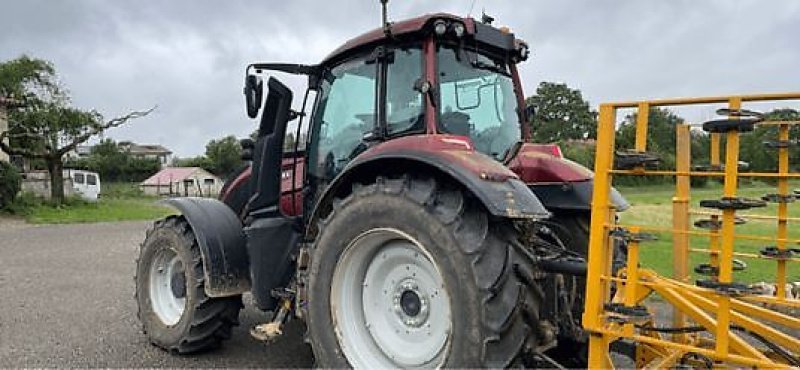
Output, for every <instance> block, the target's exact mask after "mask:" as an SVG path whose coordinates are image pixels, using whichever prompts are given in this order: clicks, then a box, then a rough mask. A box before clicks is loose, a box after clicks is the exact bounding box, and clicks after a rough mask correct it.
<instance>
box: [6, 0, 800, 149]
mask: <svg viewBox="0 0 800 370" xmlns="http://www.w3.org/2000/svg"><path fill="white" fill-rule="evenodd" d="M470 9H471V14H472V15H473V16H475V17H478V18H479V17H480V14H481V13H482V11H485V12H486V13H487V14H490V15H492V16H493V17H495V19H496V21H495V25H507V26H509V27H510V28H511V29H512V31H513V32H514V33H515V34H516V35H517V37H518V38H522V39H524V40H526V41H527V42H528V43H529V45H530V46H531V49H532V57H531V58H530V59H528V61H527V62H525V63H523V64H522V65H520V67H519V68H520V72H521V74H522V79H523V89H524V90H525V92H526V94H527V95H531V94H533V93H534V92H535V90H536V86H537V85H538V84H539V83H540V82H542V81H553V82H562V83H566V84H568V85H569V86H570V87H573V88H578V89H580V90H581V91H582V92H583V94H584V98H586V99H587V100H588V101H589V102H590V103H591V104H592V106H595V107H596V106H597V105H598V104H599V103H601V102H605V101H616V100H634V99H645V98H662V97H675V96H701V95H723V94H743V93H756V92H781V91H799V90H800V47H798V44H797V42H798V41H797V36H798V35H800V1H796V0H771V1H763V0H761V1H759V0H702V1H701V0H671V1H655V0H653V1H643V0H603V1H597V0H569V1H565V0H549V1H545V0H528V1H503V0H494V1H489V0H474V1H473V0H459V1H421V0H390V2H389V17H390V19H391V20H402V19H405V18H410V17H414V16H418V15H421V14H425V13H431V12H438V11H445V12H450V13H454V14H457V15H466V14H468V13H469V12H470ZM379 25H380V3H379V1H378V0H343V1H310V0H293V1H286V0H283V1H275V0H226V1H211V0H191V1H189V0H169V1H160V0H138V1H122V0H70V1H54V0H16V1H13V0H0V61H2V60H8V59H12V58H16V57H18V56H20V55H22V54H27V55H29V56H32V57H37V58H43V59H47V60H50V61H52V62H53V63H54V64H55V66H56V69H57V71H58V73H59V75H60V78H61V81H62V82H63V84H64V85H65V86H66V87H67V88H68V89H69V91H70V92H71V94H72V99H73V100H72V101H73V103H74V104H75V105H76V106H78V107H81V108H85V109H90V108H91V109H97V110H98V111H99V112H101V113H102V114H103V115H104V116H105V117H106V118H113V117H115V116H119V115H123V114H125V113H127V112H128V111H131V110H142V109H147V108H149V107H151V106H154V105H157V106H158V108H157V110H156V111H155V112H154V113H152V114H151V115H150V116H148V117H145V118H142V119H139V120H136V121H132V122H131V123H130V124H128V125H126V126H123V127H120V128H116V129H112V130H111V131H109V132H108V133H107V134H106V135H105V136H106V137H110V138H113V139H115V140H131V141H135V142H138V143H142V144H162V145H165V146H166V147H168V148H170V149H172V150H173V151H174V152H175V154H176V155H178V156H181V157H186V156H193V155H199V154H202V153H203V151H204V148H205V144H206V143H207V142H208V141H209V140H211V139H214V138H219V137H222V136H225V135H231V134H232V135H236V136H238V137H243V136H246V135H248V134H249V133H250V132H252V131H253V129H254V128H255V125H256V123H255V121H253V120H250V119H248V118H247V116H246V115H245V109H244V99H243V96H242V85H243V77H244V68H245V66H246V65H247V64H248V63H251V62H256V61H261V62H267V61H269V62H297V63H308V64H313V63H316V62H319V61H320V60H321V59H322V58H324V57H325V56H326V55H327V54H328V53H329V52H331V51H332V50H334V49H335V48H336V47H338V46H339V45H341V44H342V43H344V42H345V41H347V40H348V39H350V38H352V37H355V36H357V35H359V34H361V33H363V32H366V31H368V30H371V29H373V28H376V27H378V26H379ZM278 77H279V78H281V79H282V80H284V81H285V82H287V84H288V85H289V86H290V87H292V88H293V89H294V91H295V97H296V98H295V99H296V100H299V97H300V96H302V93H303V91H304V88H305V81H304V79H302V78H298V77H291V76H290V77H285V75H282V76H278ZM705 114H707V113H705ZM700 118H703V117H700Z"/></svg>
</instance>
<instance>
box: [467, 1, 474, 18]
mask: <svg viewBox="0 0 800 370" xmlns="http://www.w3.org/2000/svg"><path fill="white" fill-rule="evenodd" d="M474 7H475V0H472V3H470V4H469V11H468V12H467V18H469V17H470V16H472V8H474Z"/></svg>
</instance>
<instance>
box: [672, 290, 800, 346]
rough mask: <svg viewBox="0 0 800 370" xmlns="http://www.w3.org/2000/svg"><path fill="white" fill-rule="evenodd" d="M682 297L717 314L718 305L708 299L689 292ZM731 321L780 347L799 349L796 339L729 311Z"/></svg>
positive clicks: (799, 344)
mask: <svg viewBox="0 0 800 370" xmlns="http://www.w3.org/2000/svg"><path fill="white" fill-rule="evenodd" d="M683 294H684V296H685V297H686V298H688V299H689V301H691V302H692V303H694V304H696V305H697V306H698V307H700V308H702V309H703V310H705V311H707V312H719V310H720V308H719V305H717V304H716V303H714V302H713V301H711V300H710V299H708V298H705V297H702V296H700V295H699V294H695V293H692V292H691V291H684V292H683ZM731 319H732V321H733V323H735V324H736V325H739V326H741V327H743V328H745V329H747V330H749V331H751V332H754V333H756V334H758V335H761V336H762V337H764V338H766V339H768V340H770V341H772V342H774V343H777V344H779V345H782V346H784V347H786V348H792V349H794V348H795V347H800V343H798V340H797V338H794V337H792V336H790V335H788V334H786V333H783V332H781V331H779V330H776V329H774V328H772V327H769V326H767V325H764V324H762V323H760V322H758V321H756V320H753V319H751V318H749V317H747V316H744V315H742V314H741V313H738V312H736V311H733V310H732V311H731Z"/></svg>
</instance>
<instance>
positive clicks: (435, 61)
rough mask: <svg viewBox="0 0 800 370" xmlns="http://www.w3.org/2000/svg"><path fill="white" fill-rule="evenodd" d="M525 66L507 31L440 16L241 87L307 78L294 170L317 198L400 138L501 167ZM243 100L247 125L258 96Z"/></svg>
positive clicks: (515, 130)
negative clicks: (450, 145) (456, 148)
mask: <svg viewBox="0 0 800 370" xmlns="http://www.w3.org/2000/svg"><path fill="white" fill-rule="evenodd" d="M527 56H528V46H527V45H526V44H525V43H524V42H523V41H521V40H517V39H516V38H515V37H514V35H513V34H512V33H510V32H509V31H508V30H507V29H497V28H494V27H492V26H491V25H489V24H486V23H483V22H478V21H476V20H474V19H472V18H461V17H457V16H453V15H450V14H443V13H440V14H430V15H425V16H422V17H418V18H414V19H410V20H406V21H402V22H397V23H392V24H391V25H390V26H389V27H385V28H382V29H376V30H373V31H371V32H367V33H365V34H363V35H361V36H359V37H356V38H354V39H352V40H350V41H348V42H346V43H345V44H344V45H343V46H341V47H340V48H338V49H337V50H335V51H334V52H333V53H331V54H330V55H329V56H328V57H326V58H325V59H324V60H323V61H322V62H321V63H320V64H318V65H314V66H300V65H285V64H253V65H251V66H249V67H248V75H247V79H248V81H251V80H252V81H253V82H252V86H261V84H260V82H257V81H260V76H259V74H260V73H262V72H267V71H270V70H272V71H282V72H289V73H297V74H307V75H308V76H309V90H313V91H314V92H316V94H314V95H315V96H316V98H315V101H313V102H311V101H307V102H304V104H303V106H304V107H306V106H307V105H310V106H311V107H312V109H311V110H312V113H311V114H310V116H309V117H307V118H305V119H309V120H310V125H309V126H308V127H310V129H309V132H308V133H307V137H308V141H309V142H308V146H307V150H308V158H307V162H305V163H307V167H306V166H305V165H304V166H303V167H304V169H306V170H307V176H308V180H309V181H310V182H311V183H312V184H314V185H315V186H316V187H319V188H325V187H326V185H327V184H329V183H331V182H332V181H333V179H334V178H335V177H336V176H337V175H339V174H340V173H341V172H342V170H343V169H344V168H345V167H346V166H347V165H348V164H350V163H351V161H353V160H354V159H355V158H356V157H358V156H359V155H360V154H361V153H363V152H365V151H367V150H368V149H370V148H372V147H375V146H378V145H379V144H380V143H383V142H386V141H390V140H392V139H396V138H399V137H404V136H411V135H447V136H448V137H451V140H456V141H455V142H461V143H463V144H462V145H467V146H468V147H470V148H472V149H474V150H475V151H477V152H479V153H483V154H485V155H487V156H489V157H491V158H493V159H495V160H497V161H503V160H504V159H507V158H508V157H509V156H510V155H512V154H514V153H513V149H514V148H516V147H517V146H516V145H515V144H517V143H518V142H520V141H521V140H522V139H523V137H527V132H526V130H525V126H524V125H522V124H521V123H522V122H525V110H524V109H523V108H522V107H523V104H524V103H523V102H524V99H523V95H522V89H521V87H520V86H519V78H518V74H517V70H516V67H515V64H516V63H518V62H521V61H523V60H525V59H526V58H527ZM246 91H249V94H250V95H248V96H247V101H248V104H249V105H248V112H249V113H251V114H252V115H251V116H252V117H254V116H255V114H256V113H257V112H258V106H257V105H256V104H258V103H260V96H261V95H262V94H263V92H261V91H259V90H258V89H257V88H252V89H246ZM308 96H309V95H308V94H307V95H306V99H308ZM251 103H252V104H251ZM296 116H298V117H304V116H305V115H304V114H297V115H296ZM296 127H297V128H298V132H297V133H296V134H293V135H294V137H301V136H305V133H301V132H299V130H300V128H301V127H302V128H305V127H307V126H306V125H302V124H298V125H297V126H296ZM315 193H317V192H315ZM291 208H292V207H289V208H288V209H291Z"/></svg>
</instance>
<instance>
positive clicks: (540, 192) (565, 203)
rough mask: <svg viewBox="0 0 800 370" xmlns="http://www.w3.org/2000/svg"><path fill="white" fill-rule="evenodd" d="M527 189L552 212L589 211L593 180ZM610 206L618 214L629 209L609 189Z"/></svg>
mask: <svg viewBox="0 0 800 370" xmlns="http://www.w3.org/2000/svg"><path fill="white" fill-rule="evenodd" d="M528 187H529V188H530V189H531V191H532V192H533V193H534V194H536V196H537V197H538V198H539V199H540V200H541V201H542V203H543V204H544V206H545V207H546V208H547V209H548V210H550V211H552V212H576V211H587V212H588V211H591V209H592V193H593V192H594V180H592V179H589V180H585V181H577V182H564V183H535V184H529V185H528ZM609 196H610V200H611V204H613V205H614V207H616V209H617V211H618V212H622V211H625V210H626V209H628V208H629V207H630V205H629V204H628V201H626V200H625V197H623V196H622V194H620V193H619V191H617V189H614V188H611V193H610V194H609Z"/></svg>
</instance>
